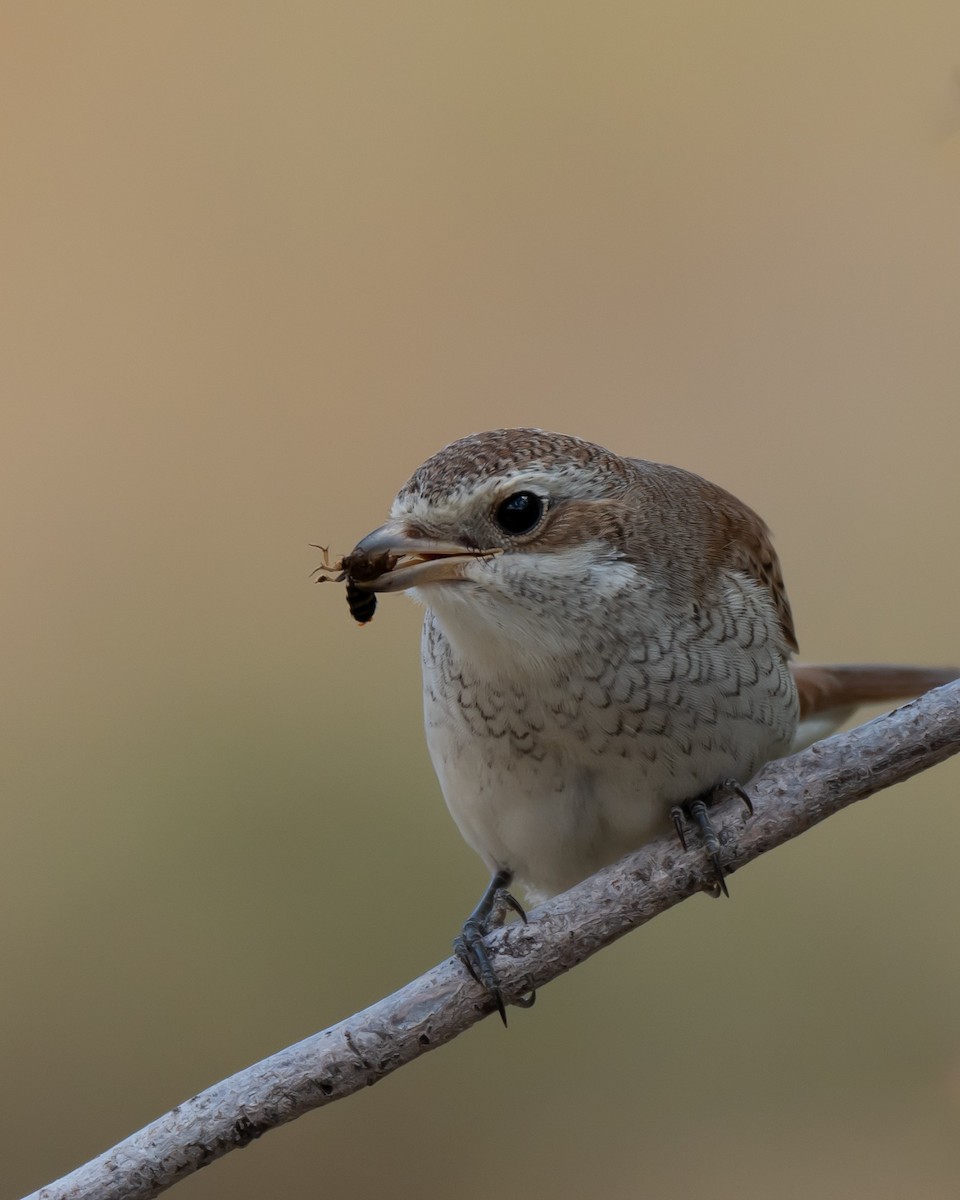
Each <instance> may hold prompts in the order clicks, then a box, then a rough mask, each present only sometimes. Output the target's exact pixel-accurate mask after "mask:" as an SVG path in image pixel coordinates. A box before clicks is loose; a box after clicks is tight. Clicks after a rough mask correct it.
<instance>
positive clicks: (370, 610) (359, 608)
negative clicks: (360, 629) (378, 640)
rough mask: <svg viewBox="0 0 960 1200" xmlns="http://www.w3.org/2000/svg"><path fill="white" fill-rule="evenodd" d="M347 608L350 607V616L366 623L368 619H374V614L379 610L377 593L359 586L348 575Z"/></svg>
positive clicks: (360, 622)
mask: <svg viewBox="0 0 960 1200" xmlns="http://www.w3.org/2000/svg"><path fill="white" fill-rule="evenodd" d="M347 608H349V609H350V616H351V617H353V619H354V620H355V621H356V622H358V623H359V624H360V625H366V623H367V622H368V621H372V620H373V614H374V613H375V612H376V611H377V593H376V592H367V591H364V590H363V588H358V587H357V585H356V584H355V583H354V582H353V580H352V579H351V578H350V577H349V575H348V576H347Z"/></svg>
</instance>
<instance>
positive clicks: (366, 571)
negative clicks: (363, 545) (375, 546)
mask: <svg viewBox="0 0 960 1200" xmlns="http://www.w3.org/2000/svg"><path fill="white" fill-rule="evenodd" d="M315 548H316V549H317V550H322V551H323V565H322V566H320V567H318V568H317V570H316V574H317V575H318V576H319V578H318V579H317V583H326V582H329V581H332V582H334V583H343V582H344V580H346V583H347V589H346V591H347V607H348V608H349V609H350V616H351V617H353V619H354V620H355V621H356V622H358V624H360V625H366V624H367V622H368V621H372V620H373V614H374V613H375V612H376V610H377V594H376V592H373V591H370V589H369V588H364V587H360V586H358V585H359V584H361V583H369V582H370V581H371V580H374V579H378V578H379V577H380V576H381V575H383V574H385V572H387V571H390V570H392V569H393V567H394V565H395V564H396V561H397V557H396V555H394V554H345V555H344V556H343V558H341V559H339V560H338V561H337V562H333V563H332V562H330V561H329V559H328V557H327V548H326V546H317V547H315ZM335 572H338V574H335Z"/></svg>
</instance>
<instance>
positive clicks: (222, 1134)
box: [27, 681, 960, 1200]
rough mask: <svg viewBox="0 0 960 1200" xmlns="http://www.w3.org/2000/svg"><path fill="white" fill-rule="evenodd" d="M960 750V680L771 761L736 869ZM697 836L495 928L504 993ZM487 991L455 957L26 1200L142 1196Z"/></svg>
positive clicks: (450, 1018) (373, 1071)
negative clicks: (524, 921)
mask: <svg viewBox="0 0 960 1200" xmlns="http://www.w3.org/2000/svg"><path fill="white" fill-rule="evenodd" d="M958 750H960V681H957V682H955V683H952V684H948V685H947V686H946V687H942V688H938V689H936V690H935V691H932V692H928V693H927V694H926V695H925V696H921V697H920V698H919V699H918V700H914V701H913V702H912V703H910V704H908V705H906V706H905V707H904V708H901V709H898V710H897V711H896V712H893V713H888V714H886V715H885V716H882V717H878V718H877V719H876V720H874V721H871V722H869V723H868V724H866V725H861V726H860V727H859V728H858V729H854V730H851V731H850V732H849V733H844V734H840V735H838V736H837V737H834V738H830V739H829V740H828V741H825V742H820V743H818V744H817V745H815V746H811V747H810V748H809V749H808V750H805V751H804V752H803V753H802V754H797V755H794V756H793V757H792V758H787V759H782V760H780V761H779V762H775V763H771V764H770V765H768V766H767V767H765V768H764V770H763V771H761V772H760V774H759V775H757V776H756V778H755V779H754V780H753V781H752V782H751V784H750V793H751V796H752V798H753V804H754V815H753V817H749V818H745V815H744V813H743V809H742V805H741V804H740V802H738V801H731V802H729V803H727V804H726V805H721V806H720V808H719V809H718V810H717V811H716V814H715V822H716V825H717V830H718V832H719V834H720V840H721V842H722V845H723V860H724V863H725V865H726V866H727V868H728V870H730V871H733V870H736V869H737V868H739V867H742V866H744V865H745V864H746V863H748V862H750V861H751V860H752V859H754V858H757V857H759V856H760V855H761V854H764V853H766V852H767V851H768V850H772V849H773V848H774V847H775V846H780V845H782V844H783V843H784V842H787V841H789V840H790V839H791V838H794V837H796V836H797V835H798V834H800V833H803V832H804V831H805V830H807V829H811V828H812V827H813V826H814V825H817V824H819V822H820V821H822V820H824V819H825V818H826V817H829V816H831V815H832V814H833V813H835V812H839V811H840V809H842V808H846V807H847V805H849V804H852V803H853V802H854V801H855V800H860V799H862V798H863V797H865V796H869V795H871V794H872V793H873V792H878V791H880V790H881V789H883V788H886V787H890V786H891V785H892V784H895V783H900V782H901V781H902V780H904V779H908V778H909V777H910V776H911V775H915V774H917V773H918V772H920V771H923V770H926V768H928V767H932V766H934V765H935V764H936V763H939V762H942V761H943V760H944V759H946V758H949V757H950V755H951V754H955V753H956V752H957V751H958ZM710 884H711V877H710V873H709V871H708V870H707V863H706V860H705V856H704V855H703V853H702V850H701V849H700V847H699V845H694V846H691V848H690V850H689V851H685V852H683V851H681V850H680V848H679V846H678V845H677V842H676V840H675V839H673V838H663V839H661V840H660V841H657V842H653V843H651V844H650V845H649V846H646V847H644V848H643V849H642V850H639V851H638V852H637V853H635V854H630V855H628V856H627V857H626V858H624V859H622V860H621V861H620V862H619V863H617V864H615V865H614V866H612V867H608V868H606V869H605V870H603V871H599V872H598V873H597V874H596V875H594V876H592V877H591V878H590V879H587V880H585V881H584V882H583V883H581V884H578V885H577V887H575V888H572V889H571V890H570V891H568V892H565V893H564V894H563V895H561V896H557V897H556V898H554V899H553V900H551V901H550V902H549V903H547V904H545V905H543V906H542V907H540V908H538V909H535V910H534V911H533V912H532V913H531V914H530V924H529V925H518V924H513V925H510V926H509V927H507V928H505V929H502V930H498V931H497V932H496V933H495V934H493V935H491V939H490V944H491V946H492V947H493V948H494V950H495V952H496V955H497V972H498V974H499V976H500V980H501V983H502V985H503V992H504V996H505V997H506V998H507V999H508V1000H509V998H510V997H511V996H514V997H515V996H518V995H520V994H521V993H523V992H526V991H528V990H529V989H530V988H542V987H543V986H544V985H545V984H547V983H549V982H550V980H551V979H555V978H556V977H557V976H558V975H562V974H563V973H564V972H565V971H569V970H570V968H571V967H574V966H576V965H577V963H580V962H583V960H584V959H586V958H589V957H590V955H592V954H595V953H596V952H597V951H598V950H600V949H601V948H602V947H603V946H607V945H609V944H610V943H611V942H613V941H615V940H616V939H617V938H619V937H622V936H623V934H625V933H627V932H629V930H631V929H635V928H636V927H637V926H638V925H643V924H644V923H645V922H646V921H649V920H650V919H651V918H652V917H655V916H656V915H657V914H658V913H661V912H664V911H665V910H666V909H668V908H671V907H672V906H673V905H674V904H678V903H679V902H680V901H681V900H685V899H686V898H687V897H688V896H691V895H693V894H694V893H695V892H698V891H701V890H703V889H704V888H707V889H709V887H710ZM491 1010H492V1006H491V1004H490V1001H489V999H488V997H487V996H486V995H485V994H484V993H483V992H482V990H481V989H480V988H479V987H478V985H477V984H475V983H474V982H473V981H472V980H471V979H470V978H469V976H468V975H467V973H466V971H465V970H464V969H463V967H462V966H461V965H460V964H459V963H458V962H457V961H456V960H455V959H447V960H446V961H445V962H442V963H440V964H439V966H436V967H434V968H433V969H432V970H430V971H427V972H426V974H424V975H421V976H420V978H419V979H415V980H413V982H411V983H409V984H407V986H406V987H404V988H401V989H400V991H398V992H395V993H394V994H393V995H392V996H387V997H386V998H385V999H383V1000H380V1001H379V1002H378V1003H376V1004H373V1005H371V1007H370V1008H367V1009H365V1010H364V1011H363V1012H360V1013H357V1014H356V1015H355V1016H352V1017H350V1018H348V1019H347V1020H346V1021H341V1022H340V1023H339V1024H337V1025H333V1026H331V1027H330V1028H329V1029H326V1030H324V1031H323V1032H321V1033H317V1034H314V1035H313V1036H312V1037H309V1038H306V1039H305V1040H304V1041H302V1042H299V1043H297V1044H296V1045H294V1046H290V1047H289V1048H287V1049H286V1050H281V1051H280V1053H279V1054H274V1055H273V1056H272V1057H270V1058H267V1059H264V1060H263V1061H262V1062H260V1063H256V1064H255V1065H254V1066H252V1067H248V1068H247V1069H246V1070H245V1071H240V1072H238V1074H236V1075H233V1076H231V1077H230V1078H229V1079H225V1080H224V1081H223V1082H222V1083H218V1084H216V1085H215V1086H214V1087H211V1088H208V1089H207V1090H206V1091H205V1092H201V1093H200V1094H199V1095H198V1096H194V1097H193V1098H192V1099H191V1100H188V1101H186V1102H185V1103H184V1104H181V1105H179V1106H178V1107H177V1108H175V1109H174V1110H173V1111H172V1112H169V1113H167V1114H166V1115H165V1116H162V1117H160V1118H159V1119H158V1120H156V1121H154V1122H153V1123H152V1124H150V1125H147V1126H146V1127H145V1128H143V1129H141V1130H140V1131H139V1133H135V1134H133V1135H132V1136H131V1137H129V1138H127V1139H126V1140H125V1141H123V1142H120V1143H119V1144H118V1145H116V1146H114V1148H113V1149H112V1150H108V1151H106V1153H104V1154H101V1155H100V1157H99V1158H96V1159H94V1160H93V1161H92V1162H89V1163H87V1164H86V1165H85V1166H83V1167H79V1168H78V1169H77V1170H76V1171H74V1172H72V1174H70V1175H67V1176H65V1177H64V1178H63V1179H61V1180H60V1181H59V1182H57V1183H52V1184H50V1185H49V1186H47V1187H44V1188H41V1189H40V1191H39V1192H35V1193H33V1195H32V1196H30V1197H28V1198H27V1200H146V1198H147V1197H150V1196H156V1195H158V1194H159V1193H160V1192H162V1191H165V1190H166V1189H167V1188H168V1187H170V1186H171V1185H172V1184H174V1183H176V1182H177V1181H178V1180H180V1179H184V1178H185V1177H186V1176H188V1175H191V1174H193V1172H194V1171H197V1170H199V1168H200V1167H204V1166H206V1165H207V1163H210V1162H213V1160H214V1159H216V1158H219V1157H220V1156H221V1155H223V1154H226V1153H227V1152H228V1151H230V1150H236V1149H238V1148H239V1147H241V1146H246V1145H247V1144H248V1143H249V1142H251V1141H253V1139H254V1138H257V1137H259V1136H260V1135H261V1134H262V1133H266V1131H267V1130H268V1129H274V1128H276V1127H277V1126H278V1125H283V1124H284V1123H285V1122H287V1121H292V1120H294V1119H295V1118H297V1117H299V1116H302V1115H303V1114H304V1113H306V1112H309V1111H310V1110H311V1109H314V1108H319V1107H321V1106H322V1105H324V1104H330V1103H332V1102H333V1101H334V1100H340V1099H342V1098H343V1097H344V1096H349V1095H350V1094H351V1093H353V1092H356V1091H359V1090H360V1089H361V1088H363V1087H367V1086H369V1085H370V1084H373V1083H376V1082H377V1081H378V1080H380V1079H383V1078H384V1076H386V1075H389V1074H390V1073H391V1072H392V1071H395V1070H396V1069H397V1067H402V1066H403V1065H404V1064H405V1063H408V1062H411V1061H412V1060H413V1059H415V1058H419V1057H420V1055H422V1054H426V1053H427V1051H428V1050H434V1049H436V1048H437V1046H442V1045H444V1043H446V1042H449V1041H451V1040H452V1039H453V1038H455V1037H457V1036H458V1034H461V1033H463V1032H464V1030H466V1029H469V1028H470V1026H471V1025H475V1024H476V1023H477V1022H478V1021H480V1020H482V1019H483V1018H484V1017H486V1016H489V1014H490V1012H491Z"/></svg>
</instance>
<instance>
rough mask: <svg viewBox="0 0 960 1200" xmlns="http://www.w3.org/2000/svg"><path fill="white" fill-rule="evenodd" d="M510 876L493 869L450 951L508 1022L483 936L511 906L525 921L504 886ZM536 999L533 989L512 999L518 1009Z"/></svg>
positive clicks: (503, 1019)
mask: <svg viewBox="0 0 960 1200" xmlns="http://www.w3.org/2000/svg"><path fill="white" fill-rule="evenodd" d="M512 879H513V872H512V871H508V870H507V869H506V867H501V868H500V870H499V871H496V872H494V874H493V877H492V878H491V880H490V882H489V884H488V885H487V890H486V891H485V892H484V893H483V895H482V896H481V897H480V903H479V904H478V905H477V907H476V908H475V909H474V910H473V912H472V913H471V914H470V916H469V917H467V919H466V921H464V923H463V929H462V930H461V931H460V933H459V935H458V936H457V937H456V938H454V941H453V952H454V954H456V956H457V958H459V959H460V961H461V962H462V963H463V965H464V966H465V967H466V968H467V970H468V971H469V972H470V974H471V975H472V976H473V978H474V979H475V980H476V981H477V983H479V984H481V985H482V986H483V987H485V988H486V989H487V991H488V992H489V993H490V994H491V996H493V999H494V1001H495V1003H496V1006H497V1012H498V1013H499V1014H500V1020H501V1021H503V1023H504V1025H506V1023H507V1010H506V1008H505V1006H504V1003H503V993H502V992H501V991H500V980H499V979H498V978H497V973H496V971H495V970H494V969H493V964H492V963H491V961H490V955H489V954H488V953H487V947H486V946H485V944H484V941H483V939H484V938H485V937H486V935H487V934H488V933H489V932H490V930H491V929H496V928H498V927H499V926H500V925H502V924H503V922H504V919H505V918H506V915H507V909H508V908H512V909H513V911H514V912H515V913H516V914H517V916H518V917H519V918H520V920H521V921H523V922H524V924H526V921H527V914H526V913H525V912H524V911H523V906H522V905H521V903H520V901H519V900H517V898H516V897H515V896H512V895H511V894H510V892H508V891H507V885H508V884H509V883H510V881H511V880H512ZM535 999H536V992H530V993H529V994H528V995H525V996H520V997H518V998H517V999H515V1000H514V1004H516V1005H517V1006H518V1007H519V1008H529V1007H530V1006H531V1005H532V1004H533V1002H534V1000H535Z"/></svg>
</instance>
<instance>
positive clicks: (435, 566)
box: [343, 521, 500, 592]
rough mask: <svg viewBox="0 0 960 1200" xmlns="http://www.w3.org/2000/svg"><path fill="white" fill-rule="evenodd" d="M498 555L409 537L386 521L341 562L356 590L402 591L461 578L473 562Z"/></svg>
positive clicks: (396, 523) (397, 525)
mask: <svg viewBox="0 0 960 1200" xmlns="http://www.w3.org/2000/svg"><path fill="white" fill-rule="evenodd" d="M499 553H500V550H499V549H495V550H474V549H472V548H471V547H469V546H464V545H462V544H461V543H460V542H442V541H439V540H438V539H435V538H429V537H411V536H410V534H409V533H408V532H407V531H406V529H405V528H404V525H403V523H402V522H401V521H388V522H387V523H386V525H381V526H380V528H379V529H375V530H374V531H373V533H368V534H367V536H366V537H365V538H363V539H362V541H359V542H357V544H356V546H355V547H354V548H353V551H352V552H351V553H350V554H349V555H348V556H347V557H346V558H345V559H344V560H343V562H344V566H345V567H346V568H347V575H348V578H349V580H350V582H351V583H353V584H354V585H355V586H356V587H359V588H362V589H363V590H364V591H371V592H402V591H404V590H405V589H406V588H411V587H420V586H422V585H423V584H425V583H440V582H445V583H449V582H452V581H454V580H458V579H463V577H464V574H465V572H466V570H467V567H469V565H470V564H471V563H472V562H474V561H476V560H477V559H478V558H489V557H490V556H491V555H493V554H499Z"/></svg>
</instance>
